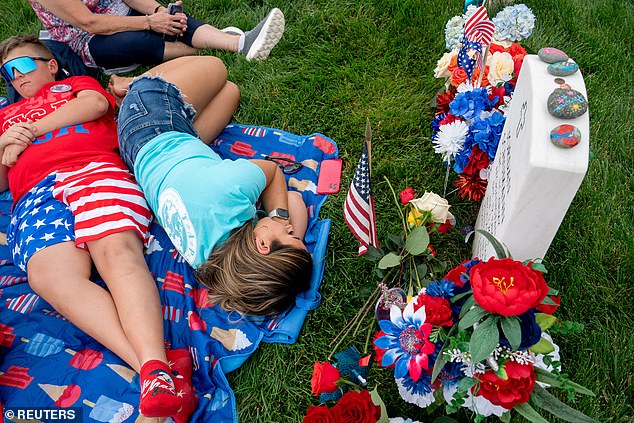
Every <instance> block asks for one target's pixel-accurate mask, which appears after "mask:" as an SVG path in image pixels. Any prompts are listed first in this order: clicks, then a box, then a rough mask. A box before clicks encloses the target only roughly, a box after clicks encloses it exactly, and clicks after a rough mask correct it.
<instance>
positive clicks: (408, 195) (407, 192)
mask: <svg viewBox="0 0 634 423" xmlns="http://www.w3.org/2000/svg"><path fill="white" fill-rule="evenodd" d="M399 196H400V197H401V203H402V204H403V205H405V204H407V203H409V202H410V200H413V199H414V198H416V193H415V192H414V190H413V189H411V188H405V189H404V190H403V191H401V193H400V194H399Z"/></svg>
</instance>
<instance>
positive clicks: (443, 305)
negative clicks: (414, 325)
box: [414, 294, 453, 326]
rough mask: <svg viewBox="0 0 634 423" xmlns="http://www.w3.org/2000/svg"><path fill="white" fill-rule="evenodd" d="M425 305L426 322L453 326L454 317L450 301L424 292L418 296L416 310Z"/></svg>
mask: <svg viewBox="0 0 634 423" xmlns="http://www.w3.org/2000/svg"><path fill="white" fill-rule="evenodd" d="M423 306H424V307H425V315H426V316H427V317H426V319H425V323H431V324H432V325H434V326H451V325H453V317H452V314H451V307H450V306H449V301H447V300H446V299H445V298H443V297H432V296H431V295H427V294H422V295H419V296H418V299H417V300H416V304H414V311H415V312H416V311H417V310H418V309H419V308H421V307H423Z"/></svg>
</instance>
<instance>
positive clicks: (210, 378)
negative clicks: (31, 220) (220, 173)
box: [0, 125, 338, 422]
mask: <svg viewBox="0 0 634 423" xmlns="http://www.w3.org/2000/svg"><path fill="white" fill-rule="evenodd" d="M211 147H212V148H213V149H214V150H216V151H217V152H218V153H219V154H220V155H221V156H222V157H225V158H238V157H248V158H261V157H262V155H265V154H267V155H271V156H282V157H288V158H291V159H293V160H296V161H301V162H302V163H304V166H303V167H302V168H301V169H300V171H299V172H297V173H295V174H292V175H287V182H288V185H289V187H290V188H291V189H294V190H297V191H299V192H301V193H302V196H303V198H304V201H305V202H306V204H307V206H308V212H309V227H308V231H307V234H306V238H305V240H306V244H307V247H308V250H309V251H310V252H311V254H312V255H313V260H314V270H313V275H312V280H311V287H310V289H309V290H308V291H306V292H304V293H302V294H301V295H299V296H298V297H297V301H296V304H295V306H294V307H292V308H291V309H289V310H288V311H287V312H285V313H283V314H281V315H278V316H273V317H257V318H255V317H246V316H242V315H240V314H238V313H235V312H226V311H223V310H222V309H221V308H220V307H218V306H211V305H208V304H207V303H206V301H205V300H206V293H207V290H206V289H205V288H204V287H203V286H200V285H199V284H198V282H197V281H196V279H195V278H194V276H193V272H192V269H191V267H190V266H189V265H188V264H187V263H186V262H185V261H184V260H183V259H182V257H181V256H180V255H179V254H178V252H177V251H176V250H175V249H174V247H173V245H172V244H171V242H170V240H169V238H168V237H167V235H166V233H165V231H164V230H163V229H162V228H161V227H160V226H159V225H158V224H153V225H152V227H151V233H152V236H153V238H152V240H151V241H150V243H149V246H148V248H147V251H146V260H147V263H148V266H149V268H150V270H151V271H152V273H153V275H154V279H155V280H156V283H157V288H158V290H159V293H160V296H161V302H162V306H163V319H164V326H165V342H166V346H167V347H168V348H171V349H178V348H187V349H189V351H190V353H191V355H192V358H193V362H194V373H193V384H194V387H195V390H196V393H197V395H198V398H199V400H198V406H197V408H196V411H195V412H194V414H193V416H192V419H191V421H193V422H211V421H213V422H235V421H237V413H236V403H235V398H234V395H233V391H232V389H231V387H230V386H229V384H228V383H227V379H226V377H225V375H226V374H227V373H228V372H230V371H232V370H235V369H236V368H238V367H240V365H242V363H244V361H245V360H246V359H247V358H248V357H249V356H250V355H251V354H252V353H253V352H254V351H255V349H256V348H257V347H258V346H259V344H260V342H282V343H293V342H295V341H296V340H297V337H298V335H299V332H300V330H301V327H302V325H303V322H304V319H305V317H306V315H307V313H308V311H309V310H311V309H313V308H315V307H317V306H318V305H319V302H320V295H319V292H318V289H319V285H320V283H321V279H322V276H323V271H324V255H325V251H326V244H327V242H328V232H329V230H330V220H327V219H322V220H319V219H318V215H319V210H320V207H321V206H322V204H323V203H324V201H325V200H326V196H325V195H319V194H317V192H316V184H317V177H318V175H319V170H320V164H321V162H322V161H323V160H325V159H330V158H334V157H337V154H338V151H337V146H336V144H335V143H334V142H333V141H332V140H331V139H329V138H327V137H325V136H323V135H320V134H313V135H309V136H297V135H294V134H290V133H288V132H284V131H281V130H278V129H271V128H266V127H254V126H244V125H229V126H228V127H227V128H226V129H225V130H224V131H223V132H222V133H221V134H220V136H219V137H218V139H217V140H215V142H214V143H213V144H212V146H211ZM10 208H11V199H10V196H9V195H8V193H5V194H4V195H3V196H0V232H5V230H6V229H5V228H6V226H7V224H8V222H9V219H10ZM0 244H5V245H0V404H3V405H4V407H5V409H7V408H11V407H20V406H22V407H24V406H29V407H51V406H58V407H81V408H82V410H83V419H84V420H83V421H85V422H88V421H98V422H123V421H128V422H135V421H142V420H143V419H142V418H140V419H139V417H140V416H139V414H138V411H137V408H138V400H139V381H138V374H136V373H135V372H134V371H133V370H131V369H130V368H129V367H127V366H126V364H125V363H124V362H123V361H121V360H120V359H119V358H118V357H117V356H115V355H114V354H113V353H112V352H110V351H109V350H107V349H105V348H104V347H103V346H102V345H101V344H99V343H98V342H96V341H95V340H93V339H92V338H90V337H89V336H87V335H86V334H85V333H83V332H82V331H81V330H79V329H78V328H77V327H75V326H74V325H73V324H71V323H70V322H68V321H67V320H66V319H65V318H64V317H63V316H62V315H60V314H59V313H57V312H56V311H55V310H54V309H53V308H52V307H51V306H50V305H49V304H48V303H46V301H44V300H43V299H42V298H40V297H39V296H38V295H37V294H35V293H34V292H33V291H32V290H31V288H30V287H29V285H28V283H27V280H26V275H25V274H24V273H23V272H21V271H20V270H19V269H18V268H17V267H15V266H13V264H12V262H11V260H10V255H9V251H8V247H7V246H6V242H5V243H2V242H0ZM95 282H96V283H99V284H101V285H102V286H104V285H103V282H101V281H100V280H99V279H98V278H96V279H95ZM137 419H138V420H137ZM43 421H45V420H43Z"/></svg>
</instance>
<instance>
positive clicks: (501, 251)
mask: <svg viewBox="0 0 634 423" xmlns="http://www.w3.org/2000/svg"><path fill="white" fill-rule="evenodd" d="M476 232H478V233H479V234H480V235H482V236H484V237H485V238H486V239H487V240H488V241H489V242H490V243H491V246H493V249H494V250H495V255H496V256H497V258H499V259H503V258H507V257H510V256H511V255H510V254H508V252H507V250H506V249H505V248H504V246H503V245H502V243H501V242H500V241H498V240H497V239H496V238H495V237H494V236H493V235H491V234H490V233H488V232H487V231H485V230H484V229H476V230H475V231H473V232H469V233H468V234H467V236H466V238H465V242H468V241H469V239H470V238H471V235H472V234H474V233H476Z"/></svg>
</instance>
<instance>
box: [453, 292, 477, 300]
mask: <svg viewBox="0 0 634 423" xmlns="http://www.w3.org/2000/svg"><path fill="white" fill-rule="evenodd" d="M471 294H473V291H467V292H463V293H462V294H458V295H455V296H453V297H451V302H452V303H455V302H456V301H458V300H460V299H461V298H464V297H466V296H467V295H471Z"/></svg>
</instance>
